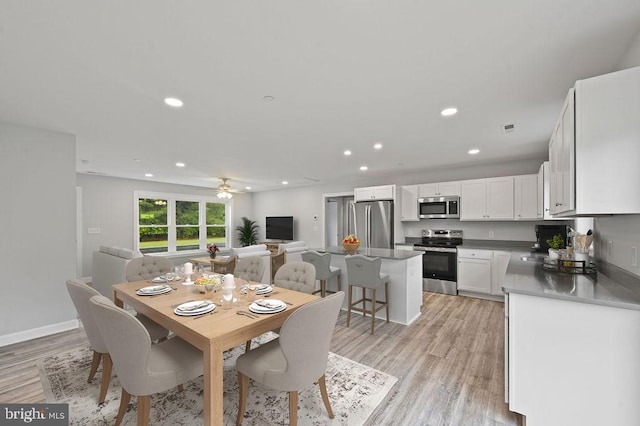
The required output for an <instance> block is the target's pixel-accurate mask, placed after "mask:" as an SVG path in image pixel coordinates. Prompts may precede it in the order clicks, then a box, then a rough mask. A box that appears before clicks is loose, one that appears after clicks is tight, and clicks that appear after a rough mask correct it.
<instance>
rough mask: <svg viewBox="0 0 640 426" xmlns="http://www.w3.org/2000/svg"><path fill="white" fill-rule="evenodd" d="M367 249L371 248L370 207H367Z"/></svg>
mask: <svg viewBox="0 0 640 426" xmlns="http://www.w3.org/2000/svg"><path fill="white" fill-rule="evenodd" d="M366 229H367V231H366V232H367V248H371V206H370V205H369V206H367V228H366Z"/></svg>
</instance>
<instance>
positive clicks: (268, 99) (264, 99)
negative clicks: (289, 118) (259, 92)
mask: <svg viewBox="0 0 640 426" xmlns="http://www.w3.org/2000/svg"><path fill="white" fill-rule="evenodd" d="M262 100H263V101H265V102H273V101H275V100H276V98H274V97H273V96H269V95H267V96H263V97H262Z"/></svg>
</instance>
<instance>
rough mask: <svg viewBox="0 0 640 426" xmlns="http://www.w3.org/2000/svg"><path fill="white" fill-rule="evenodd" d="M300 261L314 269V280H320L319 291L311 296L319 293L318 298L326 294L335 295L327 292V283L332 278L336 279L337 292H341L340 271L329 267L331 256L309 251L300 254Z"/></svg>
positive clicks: (329, 291)
mask: <svg viewBox="0 0 640 426" xmlns="http://www.w3.org/2000/svg"><path fill="white" fill-rule="evenodd" d="M302 261H303V262H307V263H311V264H312V265H313V266H315V267H316V280H320V290H316V291H314V292H313V293H311V294H317V293H320V297H325V296H326V294H327V293H335V291H331V290H327V281H328V280H330V279H331V278H333V277H338V290H337V291H341V290H342V269H340V268H336V267H335V266H331V254H329V253H323V254H320V253H318V252H317V251H313V250H309V251H305V252H303V253H302Z"/></svg>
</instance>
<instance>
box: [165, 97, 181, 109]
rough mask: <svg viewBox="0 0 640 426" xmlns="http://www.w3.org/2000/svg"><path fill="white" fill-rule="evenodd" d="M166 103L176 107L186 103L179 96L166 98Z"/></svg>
mask: <svg viewBox="0 0 640 426" xmlns="http://www.w3.org/2000/svg"><path fill="white" fill-rule="evenodd" d="M164 103H165V104H167V105H169V106H172V107H174V108H180V107H181V106H183V105H184V102H182V101H181V100H180V99H178V98H164Z"/></svg>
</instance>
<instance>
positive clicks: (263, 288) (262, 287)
mask: <svg viewBox="0 0 640 426" xmlns="http://www.w3.org/2000/svg"><path fill="white" fill-rule="evenodd" d="M249 290H252V291H255V292H256V295H257V296H260V295H263V294H269V293H271V292H272V291H273V287H271V286H270V285H269V284H256V285H250V286H249Z"/></svg>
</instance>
